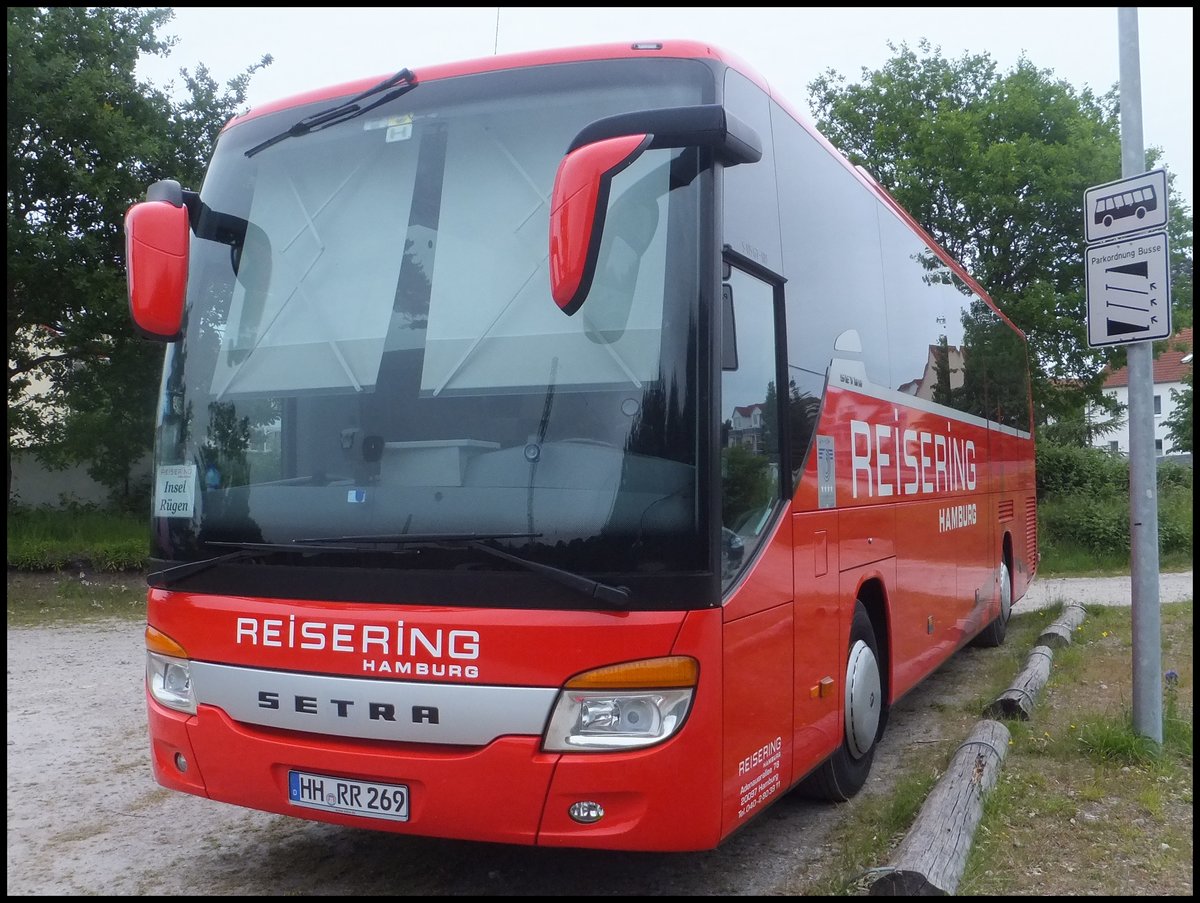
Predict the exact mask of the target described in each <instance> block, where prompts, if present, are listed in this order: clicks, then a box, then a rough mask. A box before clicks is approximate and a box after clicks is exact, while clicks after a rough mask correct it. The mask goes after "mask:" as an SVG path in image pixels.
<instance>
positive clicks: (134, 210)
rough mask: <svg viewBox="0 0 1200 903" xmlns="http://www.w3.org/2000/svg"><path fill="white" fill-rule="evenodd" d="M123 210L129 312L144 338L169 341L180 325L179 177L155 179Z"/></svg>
mask: <svg viewBox="0 0 1200 903" xmlns="http://www.w3.org/2000/svg"><path fill="white" fill-rule="evenodd" d="M146 197H147V200H145V201H142V202H140V203H138V204H134V205H133V206H132V207H130V208H129V211H128V212H127V213H126V214H125V271H126V277H127V279H128V284H129V313H130V316H131V317H132V318H133V322H134V324H135V325H136V326H137V328H138V330H139V331H140V332H141V333H142V335H143V336H144V337H145V338H148V339H153V340H155V341H160V342H173V341H175V340H176V339H178V338H179V335H180V331H181V330H182V328H183V302H184V295H185V293H186V289H187V274H188V229H189V221H188V210H187V207H185V206H184V203H183V192H182V190H181V189H180V188H179V183H178V182H171V181H164V182H156V183H155V184H154V185H152V186H151V187H150V189H149V190H148V191H147V192H146Z"/></svg>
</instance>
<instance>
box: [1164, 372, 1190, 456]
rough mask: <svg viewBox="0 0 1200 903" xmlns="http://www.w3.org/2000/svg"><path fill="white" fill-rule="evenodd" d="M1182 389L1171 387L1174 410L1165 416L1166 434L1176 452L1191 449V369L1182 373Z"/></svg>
mask: <svg viewBox="0 0 1200 903" xmlns="http://www.w3.org/2000/svg"><path fill="white" fill-rule="evenodd" d="M1182 382H1183V389H1182V390H1180V389H1172V390H1171V399H1172V400H1173V401H1174V402H1175V410H1173V411H1172V412H1171V416H1170V417H1168V418H1167V420H1166V425H1167V435H1168V436H1170V437H1171V446H1172V448H1174V449H1175V451H1176V452H1189V453H1190V452H1191V451H1192V371H1191V370H1188V372H1187V373H1185V374H1184V375H1183V379H1182Z"/></svg>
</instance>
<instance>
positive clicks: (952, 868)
mask: <svg viewBox="0 0 1200 903" xmlns="http://www.w3.org/2000/svg"><path fill="white" fill-rule="evenodd" d="M1008 737H1009V734H1008V728H1006V727H1005V726H1004V725H1003V724H1001V723H1000V722H999V721H987V720H985V721H980V722H979V723H978V724H976V725H975V730H974V731H972V732H971V735H970V736H969V737H968V738H967V740H966V742H964V743H963V744H962V746H960V747H959V748H958V751H957V752H956V753H955V754H954V757H953V758H952V759H951V761H950V767H949V768H947V769H946V773H945V774H943V775H942V777H941V780H939V781H938V783H937V786H936V787H934V789H933V792H932V793H930V794H929V798H928V799H926V800H925V804H924V805H923V806H922V807H921V811H920V812H919V813H918V814H917V820H916V821H915V822H914V823H913V826H912V829H911V830H910V831H909V832H908V834H907V835H906V836H905V838H904V840H902V841H901V842H900V846H899V847H897V849H896V853H895V855H894V856H893V858H892V861H891V863H890V864H889V865H888V867H887V869H886V870H884V872H885V873H884V875H883V876H882V877H881V878H879V879H878V880H877V881H876V882H875V883H874V884H873V885H871V896H945V895H949V894H953V893H954V890H955V888H957V887H958V882H959V880H960V879H961V878H962V873H963V869H964V868H966V864H967V854H968V853H969V852H970V850H971V841H972V839H973V838H974V836H975V828H976V827H978V825H979V819H980V818H981V817H982V816H983V797H984V795H985V794H986V793H987V792H988V791H989V790H991V789H992V788H993V787H995V786H996V781H997V780H998V779H999V777H1000V765H1001V763H1002V762H1003V761H1004V757H1005V755H1007V753H1008Z"/></svg>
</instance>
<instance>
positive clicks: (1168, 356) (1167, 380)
mask: <svg viewBox="0 0 1200 903" xmlns="http://www.w3.org/2000/svg"><path fill="white" fill-rule="evenodd" d="M1191 369H1192V328H1191V327H1190V326H1189V327H1188V328H1187V329H1181V330H1179V331H1178V332H1176V333H1175V335H1173V336H1171V338H1170V339H1168V340H1167V350H1166V351H1164V352H1163V353H1162V354H1160V355H1159V356H1158V357H1156V358H1155V359H1154V452H1155V454H1157V455H1159V456H1160V457H1161V456H1162V455H1171V454H1178V453H1180V452H1181V451H1182V449H1177V448H1174V447H1173V446H1172V444H1171V436H1170V434H1169V433H1168V432H1167V420H1168V419H1169V418H1170V416H1171V414H1172V413H1174V411H1175V404H1176V401H1175V395H1173V394H1172V392H1175V393H1182V392H1183V390H1184V389H1185V388H1186V386H1185V385H1184V383H1183V377H1184V375H1185V374H1187V373H1188V372H1189V371H1190V370H1191ZM1104 392H1105V393H1106V394H1107V395H1109V396H1111V397H1112V398H1115V399H1116V400H1117V401H1119V402H1120V403H1121V404H1123V405H1125V406H1126V407H1128V405H1129V368H1128V367H1122V368H1121V369H1119V370H1113V371H1112V372H1111V373H1109V374H1108V376H1107V378H1106V379H1105V380H1104ZM1092 444H1093V445H1096V446H1098V447H1100V448H1105V449H1108V450H1109V451H1113V452H1119V453H1120V454H1123V455H1128V454H1129V422H1128V419H1123V420H1122V422H1121V425H1120V426H1118V427H1116V428H1115V429H1112V430H1109V431H1108V432H1106V433H1103V434H1100V435H1098V436H1096V437H1095V438H1094V439H1093V440H1092Z"/></svg>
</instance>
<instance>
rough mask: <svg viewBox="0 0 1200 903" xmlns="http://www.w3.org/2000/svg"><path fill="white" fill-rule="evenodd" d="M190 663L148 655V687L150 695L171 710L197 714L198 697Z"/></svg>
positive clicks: (152, 653) (183, 660)
mask: <svg viewBox="0 0 1200 903" xmlns="http://www.w3.org/2000/svg"><path fill="white" fill-rule="evenodd" d="M188 666H189V662H188V661H187V659H182V658H169V657H167V656H165V655H158V654H157V653H154V652H147V653H146V685H147V686H148V687H149V688H150V695H151V696H153V697H154V699H155V700H156V701H157V702H161V703H162V704H163V705H165V706H166V707H167V708H169V709H175V710H176V711H177V712H187V713H188V714H189V715H195V714H196V697H195V696H194V695H193V694H192V678H191V674H190V673H189V667H188Z"/></svg>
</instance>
